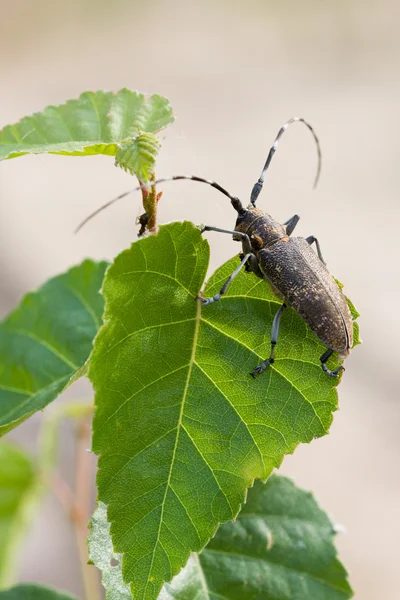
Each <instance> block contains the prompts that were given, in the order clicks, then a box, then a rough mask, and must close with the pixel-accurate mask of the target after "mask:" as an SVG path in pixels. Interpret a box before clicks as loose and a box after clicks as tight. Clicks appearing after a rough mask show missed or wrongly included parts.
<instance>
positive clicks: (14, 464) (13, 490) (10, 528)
mask: <svg viewBox="0 0 400 600" xmlns="http://www.w3.org/2000/svg"><path fill="white" fill-rule="evenodd" d="M37 483H38V482H37V478H36V473H35V470H34V468H33V465H32V462H31V460H30V458H29V457H28V456H27V455H26V454H25V453H24V452H23V451H22V450H21V449H20V448H18V446H16V445H15V444H11V443H9V442H6V441H5V440H2V441H1V442H0V588H3V587H6V586H7V585H10V584H11V583H12V581H13V576H14V568H13V567H14V560H13V559H15V552H16V549H17V546H18V542H19V541H20V537H21V535H22V533H23V532H24V529H25V526H26V524H27V517H28V516H29V511H30V508H31V507H32V503H33V500H34V497H35V491H36V489H37Z"/></svg>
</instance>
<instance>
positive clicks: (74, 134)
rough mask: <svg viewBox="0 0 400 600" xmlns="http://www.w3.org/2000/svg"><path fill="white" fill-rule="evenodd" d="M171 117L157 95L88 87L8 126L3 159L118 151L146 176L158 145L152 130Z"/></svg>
mask: <svg viewBox="0 0 400 600" xmlns="http://www.w3.org/2000/svg"><path fill="white" fill-rule="evenodd" d="M172 121H173V116H172V110H171V106H170V104H169V102H168V100H167V99H166V98H163V97H162V96H158V95H157V94H154V95H153V96H150V97H147V96H145V95H144V94H140V93H139V92H133V91H131V90H128V89H123V90H120V91H119V92H117V93H112V92H103V91H97V92H84V93H83V94H81V96H80V97H79V98H78V99H76V100H68V101H67V102H66V103H65V104H61V105H60V106H48V107H47V108H45V109H44V110H43V112H40V113H35V114H34V115H32V116H29V117H24V118H23V119H21V121H19V122H18V123H16V124H15V125H7V126H6V127H4V129H2V130H1V131H0V160H2V159H5V158H14V157H16V156H22V155H23V154H42V153H48V154H64V155H68V156H87V155H92V154H107V155H110V156H116V155H117V153H118V157H117V164H120V163H121V166H123V168H125V169H127V170H129V171H131V172H134V173H135V174H137V175H138V177H139V178H143V179H144V180H147V179H148V173H149V172H152V169H153V167H154V162H155V157H156V155H157V151H158V146H159V143H158V141H157V138H155V136H154V135H151V134H154V133H156V132H157V131H159V130H161V129H163V128H164V127H166V126H167V125H168V124H169V123H171V122H172ZM143 174H145V175H144V176H143ZM146 174H147V175H146Z"/></svg>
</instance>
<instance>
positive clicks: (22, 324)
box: [0, 90, 358, 600]
mask: <svg viewBox="0 0 400 600" xmlns="http://www.w3.org/2000/svg"><path fill="white" fill-rule="evenodd" d="M172 120H173V117H172V112H171V108H170V106H169V103H168V101H167V100H166V99H164V98H162V97H160V96H152V97H151V98H146V97H145V96H143V95H142V94H139V93H137V92H131V91H129V90H122V91H120V92H119V93H117V94H112V93H104V92H86V93H84V94H82V96H81V97H80V98H79V99H78V100H73V101H69V102H67V103H66V104H64V105H62V106H59V107H48V108H47V109H45V110H44V111H43V113H40V114H36V115H33V116H32V117H26V118H25V119H22V121H20V122H19V123H17V124H16V125H13V126H7V127H5V128H4V129H3V130H2V131H1V132H0V158H3V159H5V158H14V157H17V156H21V155H23V154H27V153H56V154H63V155H72V156H82V155H87V154H99V153H101V154H107V155H111V156H115V160H116V164H117V165H119V166H121V167H122V168H124V169H125V170H127V171H128V172H130V173H131V174H134V175H136V177H137V178H138V180H139V182H141V184H143V183H147V184H148V186H147V187H144V186H143V185H142V197H143V204H144V209H145V212H146V215H147V216H148V224H147V228H148V230H149V232H150V233H153V234H155V233H156V232H157V231H158V227H157V220H156V208H157V202H158V200H159V199H160V193H159V192H157V190H156V186H155V184H154V183H153V182H154V180H155V174H154V169H155V161H156V156H157V152H158V150H159V147H160V143H159V140H158V138H157V132H158V131H160V130H161V129H162V128H164V127H166V126H167V125H168V124H169V123H170V122H171V121H172ZM208 260H209V247H208V243H207V242H206V241H205V240H204V239H203V238H202V237H201V234H200V231H199V230H198V229H197V228H196V227H195V226H194V225H192V224H191V223H189V222H184V223H172V224H169V225H163V226H161V227H160V228H159V231H158V233H157V235H148V236H147V237H144V238H142V239H140V240H138V241H135V242H134V243H133V244H132V246H131V247H130V248H128V249H127V250H125V251H123V252H122V253H121V254H120V255H119V256H117V257H116V258H115V259H114V261H113V262H112V264H111V265H109V266H108V265H107V264H106V263H104V262H100V263H96V262H94V261H90V260H85V261H84V262H83V263H81V264H80V265H78V266H76V267H73V268H72V269H70V270H69V271H68V272H66V273H64V274H62V275H59V276H58V277H55V278H53V279H51V280H49V281H48V282H47V283H45V284H44V285H43V286H42V287H41V288H40V289H39V290H38V291H37V292H34V293H31V294H28V295H27V296H26V297H25V298H24V299H23V300H22V302H21V304H20V305H19V307H18V308H17V309H16V310H15V311H14V312H13V313H12V314H11V315H9V317H7V318H6V319H5V320H4V321H3V323H2V324H1V325H0V433H1V434H5V433H7V432H8V431H10V430H11V429H13V428H14V427H16V426H18V425H19V424H20V423H21V422H23V421H24V420H25V419H27V418H28V417H30V416H31V415H32V414H33V413H35V412H36V411H38V410H43V409H44V408H45V407H46V406H47V405H48V404H49V403H51V402H52V401H53V400H54V399H55V398H56V397H57V396H58V395H59V394H60V393H61V392H62V391H64V390H65V389H66V388H67V387H68V386H69V385H71V384H72V383H73V382H74V381H76V379H78V378H79V377H81V376H84V375H88V376H89V378H90V380H91V382H92V384H93V388H94V390H95V403H94V407H95V413H94V419H93V451H94V452H95V453H96V454H97V456H98V457H99V470H98V475H97V487H98V502H99V506H98V509H97V510H96V512H95V514H94V516H93V518H92V521H91V534H90V538H89V551H90V560H91V562H92V563H93V564H94V565H96V566H97V567H98V568H99V569H100V570H101V571H102V575H103V584H104V587H105V588H106V592H107V597H108V598H110V599H117V598H131V597H132V596H133V598H134V599H135V600H155V599H156V598H160V600H162V599H164V600H166V599H170V598H177V599H181V600H184V599H185V600H194V599H196V600H199V599H203V598H204V599H207V598H210V599H211V598H212V599H214V598H227V599H229V600H234V599H237V598H241V599H243V600H246V599H249V600H250V599H255V598H263V599H264V598H265V599H273V600H284V599H285V600H286V599H290V598H296V599H298V600H302V599H303V598H304V600H306V599H307V600H310V599H314V598H315V599H318V600H321V599H326V600H333V599H338V600H339V599H346V598H350V597H351V595H352V592H351V588H350V587H349V584H348V581H347V574H346V571H345V570H344V568H343V567H342V565H341V563H340V562H339V561H338V559H337V558H336V551H335V549H334V546H333V543H332V538H333V535H334V528H333V526H332V523H331V522H330V520H329V519H328V518H327V516H326V515H325V514H324V513H323V512H322V511H321V509H319V508H318V506H317V504H316V503H315V500H314V499H313V497H312V496H311V495H310V494H308V493H306V492H304V491H302V490H299V489H297V488H296V487H295V486H294V484H293V483H292V482H290V481H289V480H287V479H286V478H283V477H278V476H276V475H274V476H270V475H271V473H272V471H273V469H274V468H277V467H279V466H280V464H281V461H282V459H283V457H284V455H285V454H288V453H292V452H293V451H294V450H295V448H296V446H297V445H298V444H299V443H305V442H306V443H309V442H311V441H312V440H313V439H314V438H316V437H320V436H323V435H325V434H326V433H328V430H329V427H330V425H331V422H332V415H333V412H334V411H335V410H336V408H337V391H336V385H337V381H336V380H334V379H331V378H328V377H326V376H325V374H324V373H323V372H322V371H321V368H320V365H319V363H318V356H320V355H321V353H322V351H323V345H322V344H321V342H319V340H318V339H317V338H316V336H315V335H313V334H312V333H311V332H310V331H309V330H308V328H307V326H306V325H305V324H304V322H303V321H302V320H301V319H300V318H299V317H298V316H297V315H296V313H295V312H294V311H289V314H288V315H287V318H286V319H285V323H284V324H283V326H282V330H281V336H280V346H279V350H280V360H279V361H278V362H277V363H276V364H274V366H273V368H270V369H269V370H268V371H267V372H266V373H265V374H264V375H263V376H262V377H259V378H258V379H256V380H254V381H253V380H250V379H249V375H248V373H249V372H250V371H251V369H252V368H253V367H254V365H255V364H257V363H258V362H259V359H260V358H262V357H265V356H266V355H267V354H268V345H269V342H268V339H266V338H265V335H264V331H265V323H266V322H267V321H271V320H272V318H273V315H274V313H275V312H276V305H277V302H279V301H278V300H277V298H276V296H275V295H274V294H273V292H272V290H271V289H270V288H269V287H268V285H267V284H266V283H265V282H264V281H262V280H256V279H255V278H253V277H249V276H247V275H246V274H245V273H241V274H240V275H238V277H237V278H236V279H235V281H234V282H233V284H232V286H231V287H230V288H229V292H228V293H227V294H226V296H225V297H224V299H223V301H222V302H220V303H219V304H217V305H213V306H211V307H209V308H207V309H206V311H204V310H203V309H202V308H201V305H200V303H199V302H194V298H195V297H196V295H197V293H198V292H199V290H200V289H201V288H202V286H203V282H204V278H205V275H206V271H207V266H208ZM236 264H237V258H234V259H232V260H230V261H228V262H227V263H226V264H224V265H223V266H222V267H220V268H219V269H217V271H216V272H215V273H214V274H213V275H212V277H211V278H210V279H209V281H208V283H207V285H206V290H205V293H206V295H213V294H214V293H216V291H218V289H219V288H220V287H221V283H222V282H223V281H225V280H226V278H227V275H228V274H229V273H230V272H231V271H232V268H233V265H236ZM100 288H101V289H102V295H100V294H98V291H99V290H100ZM349 306H350V308H351V311H352V314H353V316H354V318H356V317H357V316H358V315H357V312H356V311H355V309H354V307H353V306H352V305H351V304H349ZM355 334H356V342H355V343H358V328H357V326H356V327H355ZM93 340H94V341H93ZM92 342H93V349H92ZM92 411H93V405H92V403H74V404H67V405H63V406H62V408H61V409H58V410H55V411H54V412H53V413H51V414H50V418H49V419H47V420H46V424H45V427H44V431H43V437H42V451H41V454H40V456H39V459H38V460H37V461H36V462H35V464H33V463H32V460H31V459H30V458H29V457H27V456H25V455H24V454H23V453H22V452H21V451H20V450H18V449H16V448H15V447H13V446H12V445H10V444H9V443H7V442H6V441H2V442H1V445H0V452H2V453H3V454H4V459H3V460H2V461H1V465H2V466H3V468H4V465H8V466H7V468H6V469H4V472H1V471H0V524H2V523H3V522H4V526H1V527H0V536H3V540H1V539H0V547H1V548H4V553H5V554H6V555H7V561H6V559H4V561H3V562H2V565H7V567H3V569H1V568H0V586H3V587H6V586H7V585H9V584H10V583H11V579H12V576H11V573H12V565H11V557H12V550H14V554H16V553H15V549H16V544H15V543H14V542H15V535H16V532H18V534H19V535H20V534H21V529H22V527H21V524H23V523H24V522H25V521H26V515H27V513H28V512H32V507H34V506H35V504H37V501H38V498H39V497H40V495H41V493H42V492H43V490H44V489H45V487H46V486H47V485H49V484H51V482H52V481H53V476H54V460H55V459H54V456H55V454H56V437H57V436H56V432H57V425H58V423H59V421H60V420H61V419H63V418H73V419H75V420H76V421H77V428H78V433H79V435H78V445H81V446H83V447H85V445H87V440H88V436H89V430H88V418H90V415H91V413H92ZM83 454H84V453H82V454H81V455H78V456H79V457H80V458H79V460H78V464H77V480H76V489H75V490H74V492H72V493H69V494H67V495H65V494H60V493H59V496H60V500H61V501H62V502H63V504H64V505H65V506H66V508H67V510H68V512H69V514H70V515H71V516H72V519H73V521H74V523H75V529H76V532H77V541H78V548H79V552H80V556H81V562H82V564H84V563H85V561H86V559H87V554H86V549H85V545H84V539H85V537H86V523H85V519H86V518H87V516H88V515H87V512H88V507H87V499H86V496H87V494H86V492H85V477H84V474H85V473H86V469H87V465H85V461H87V457H86V458H82V456H83ZM267 478H269V479H268V480H267ZM255 480H263V481H265V480H267V483H261V482H260V481H255ZM86 485H87V482H86ZM252 486H253V487H252ZM248 488H251V489H250V490H249V492H248V497H247V501H246V496H247V490H248ZM55 489H56V492H57V486H56V488H55ZM85 494H86V496H85ZM28 509H29V510H28ZM221 523H222V524H223V525H221ZM220 525H221V526H220ZM185 565H186V566H185ZM183 567H184V568H183ZM182 568H183V570H182V571H181V569H182ZM93 572H94V568H93V567H85V566H84V567H83V576H84V581H85V589H86V596H87V598H88V600H89V599H90V600H92V598H95V596H96V593H97V592H96V584H95V582H94V581H93ZM178 573H179V574H178ZM27 595H29V596H32V597H38V598H42V597H43V598H44V597H46V596H49V599H50V598H56V597H57V596H60V598H62V597H63V596H62V595H61V594H59V593H58V592H56V591H54V590H50V589H48V588H42V587H40V586H33V585H32V586H16V587H14V588H9V589H7V590H5V591H3V592H0V599H2V598H10V599H11V598H15V599H19V598H24V597H26V596H27ZM66 597H67V596H66Z"/></svg>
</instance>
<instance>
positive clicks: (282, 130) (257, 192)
mask: <svg viewBox="0 0 400 600" xmlns="http://www.w3.org/2000/svg"><path fill="white" fill-rule="evenodd" d="M296 122H300V123H304V125H306V126H307V127H308V129H309V130H310V131H311V133H312V135H313V137H314V140H315V143H316V145H317V153H318V167H317V174H316V176H315V179H314V184H313V189H314V188H315V187H316V186H317V183H318V180H319V176H320V173H321V165H322V154H321V147H320V145H319V140H318V138H317V136H316V133H315V131H314V129H313V128H312V127H311V125H310V124H309V123H307V121H305V120H304V119H303V118H302V117H292V118H291V119H289V121H287V122H286V123H285V124H284V125H283V126H282V127H281V128H280V130H279V131H278V135H277V136H276V138H275V141H274V143H273V144H272V146H271V148H270V151H269V152H268V156H267V160H266V161H265V165H264V168H263V170H262V171H261V175H260V177H259V179H258V181H257V182H256V183H255V184H254V187H253V189H252V192H251V196H250V202H251V204H252V205H253V206H255V205H256V201H257V198H258V196H259V195H260V192H261V190H262V187H263V184H264V177H265V173H266V172H267V169H268V167H269V165H270V163H271V160H272V157H273V155H274V154H275V152H276V149H277V147H278V144H279V140H280V139H281V137H282V135H283V134H284V133H285V131H286V129H287V128H288V127H289V125H291V124H292V123H296Z"/></svg>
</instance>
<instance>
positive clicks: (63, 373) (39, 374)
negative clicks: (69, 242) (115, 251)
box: [0, 260, 107, 435]
mask: <svg viewBox="0 0 400 600" xmlns="http://www.w3.org/2000/svg"><path fill="white" fill-rule="evenodd" d="M106 267H107V263H105V262H99V263H96V262H93V261H91V260H85V261H84V262H83V263H82V264H81V265H79V266H77V267H74V268H72V269H70V270H69V271H67V272H66V273H64V274H63V275H59V276H57V277H54V278H53V279H50V280H49V281H48V282H47V283H45V284H44V285H43V286H42V287H41V288H39V290H38V291H37V292H33V293H30V294H27V295H26V296H25V297H24V298H23V300H22V302H21V303H20V305H19V306H18V308H17V309H16V310H15V311H14V312H12V313H11V314H10V315H9V316H8V317H7V318H6V319H5V320H4V321H3V322H2V323H0V435H3V434H4V433H6V432H7V431H9V430H10V429H13V428H14V427H16V426H17V425H19V424H20V423H21V422H22V421H24V420H25V419H26V418H27V417H29V416H30V415H32V414H33V413H35V412H36V411H38V410H42V409H43V408H44V407H45V406H47V404H49V402H51V401H52V400H54V399H55V398H56V397H57V396H58V395H59V394H60V393H61V392H62V391H63V390H64V389H65V388H66V387H67V386H68V385H69V384H70V383H71V381H72V380H73V379H74V378H77V377H78V376H79V374H81V373H82V372H81V369H82V367H83V366H84V364H85V362H86V360H87V358H88V356H89V354H90V351H91V349H92V340H93V338H94V336H95V335H96V333H97V330H98V328H99V327H100V323H101V315H102V310H103V298H102V297H101V295H100V294H99V290H100V287H101V283H102V280H103V276H104V271H105V269H106ZM82 374H83V373H82Z"/></svg>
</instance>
